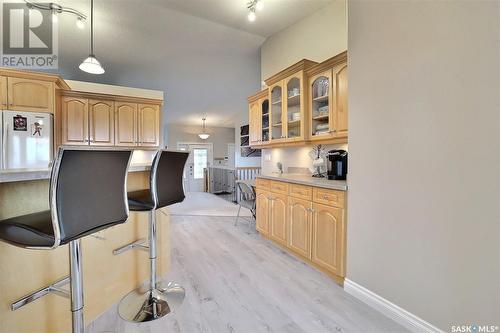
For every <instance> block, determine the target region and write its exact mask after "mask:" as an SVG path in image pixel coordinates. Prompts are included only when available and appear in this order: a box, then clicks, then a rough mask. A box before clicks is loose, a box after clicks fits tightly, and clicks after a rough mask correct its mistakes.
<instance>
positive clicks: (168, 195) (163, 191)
mask: <svg viewBox="0 0 500 333" xmlns="http://www.w3.org/2000/svg"><path fill="white" fill-rule="evenodd" d="M188 156H189V153H188V152H183V151H174V150H165V149H164V150H159V151H158V153H156V156H155V158H154V160H153V165H152V168H151V184H150V186H151V193H152V195H153V200H154V202H155V207H156V209H158V208H162V207H165V206H169V205H172V204H174V203H178V202H181V201H183V200H184V198H185V196H184V186H183V173H184V166H185V165H186V161H187V159H188Z"/></svg>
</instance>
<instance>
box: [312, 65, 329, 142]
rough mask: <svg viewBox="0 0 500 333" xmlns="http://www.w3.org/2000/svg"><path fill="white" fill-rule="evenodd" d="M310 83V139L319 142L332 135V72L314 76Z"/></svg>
mask: <svg viewBox="0 0 500 333" xmlns="http://www.w3.org/2000/svg"><path fill="white" fill-rule="evenodd" d="M309 82H310V87H309V89H310V91H309V94H310V101H311V106H310V110H311V111H310V117H311V122H310V124H311V126H310V133H309V134H310V138H311V139H312V140H321V139H324V138H325V136H328V135H330V134H331V133H332V124H331V122H332V117H331V109H332V94H331V92H330V89H331V82H332V72H331V70H330V71H327V72H324V73H321V74H318V75H315V76H313V77H311V78H310V79H309Z"/></svg>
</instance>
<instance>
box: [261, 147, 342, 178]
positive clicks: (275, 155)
mask: <svg viewBox="0 0 500 333" xmlns="http://www.w3.org/2000/svg"><path fill="white" fill-rule="evenodd" d="M314 146H315V145H310V146H304V147H289V148H269V149H262V157H261V167H262V173H263V174H266V173H272V172H278V167H277V166H276V163H278V162H281V163H282V164H283V171H284V172H287V173H304V172H305V171H306V170H309V168H310V167H312V160H311V158H310V157H309V152H310V151H311V150H312V149H313V147H314ZM325 148H326V150H327V151H328V150H332V149H343V150H348V149H347V144H339V145H326V146H325Z"/></svg>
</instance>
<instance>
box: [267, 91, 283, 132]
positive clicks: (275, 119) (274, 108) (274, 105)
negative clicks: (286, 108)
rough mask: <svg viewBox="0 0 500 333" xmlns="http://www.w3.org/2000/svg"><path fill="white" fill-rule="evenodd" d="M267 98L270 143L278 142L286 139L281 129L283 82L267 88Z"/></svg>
mask: <svg viewBox="0 0 500 333" xmlns="http://www.w3.org/2000/svg"><path fill="white" fill-rule="evenodd" d="M269 96H270V101H271V102H270V103H269V123H270V124H269V126H270V134H271V136H270V142H280V141H283V139H285V138H286V136H285V133H286V132H285V131H284V128H283V118H284V116H283V115H284V113H283V99H284V97H283V81H280V82H278V83H276V84H274V85H272V86H271V87H269ZM285 119H286V118H285Z"/></svg>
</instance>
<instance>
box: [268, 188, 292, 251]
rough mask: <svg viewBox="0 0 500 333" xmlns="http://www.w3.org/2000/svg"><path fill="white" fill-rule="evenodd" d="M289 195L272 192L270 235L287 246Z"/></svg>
mask: <svg viewBox="0 0 500 333" xmlns="http://www.w3.org/2000/svg"><path fill="white" fill-rule="evenodd" d="M287 201H288V200H287V195H286V194H276V193H271V210H270V213H269V216H270V221H269V222H270V225H271V230H270V234H269V236H270V237H271V239H272V240H274V241H276V242H277V243H280V244H282V245H285V246H286V243H287V234H286V208H287Z"/></svg>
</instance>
